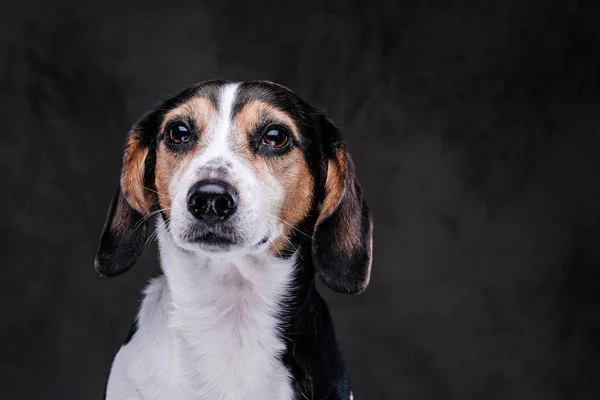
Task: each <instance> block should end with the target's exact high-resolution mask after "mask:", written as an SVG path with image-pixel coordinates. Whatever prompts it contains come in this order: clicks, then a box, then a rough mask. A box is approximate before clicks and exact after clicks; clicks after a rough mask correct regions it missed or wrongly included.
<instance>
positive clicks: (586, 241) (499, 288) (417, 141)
mask: <svg viewBox="0 0 600 400" xmlns="http://www.w3.org/2000/svg"><path fill="white" fill-rule="evenodd" d="M128 3H130V2H127V1H120V2H110V1H109V2H103V1H96V2H90V3H89V4H84V2H80V4H79V5H77V4H76V2H72V4H69V3H67V2H60V1H56V2H53V3H52V4H50V2H41V1H39V2H37V3H35V2H32V1H12V2H11V4H3V5H2V7H1V11H0V14H1V16H0V87H1V92H0V98H1V102H0V124H1V125H0V126H1V128H0V132H1V136H0V137H1V141H0V176H1V185H0V187H1V188H2V189H1V190H2V195H1V196H0V205H1V212H0V215H1V217H0V228H1V231H0V232H1V240H0V254H1V265H0V304H1V313H0V323H1V325H0V397H1V398H3V399H67V400H70V399H74V400H75V399H99V398H100V397H101V395H102V392H103V386H104V383H105V380H106V378H107V375H108V371H109V367H110V363H111V361H112V357H113V356H114V354H115V352H116V351H117V350H118V347H119V345H120V344H121V343H122V341H123V339H124V338H125V336H126V334H127V331H128V329H129V326H130V324H131V322H132V320H133V317H134V315H135V311H136V307H137V305H138V301H139V298H140V295H139V291H140V290H141V288H142V287H143V286H144V284H145V282H147V280H148V278H149V277H150V276H152V275H153V274H155V273H156V271H157V265H156V262H155V253H154V251H155V249H154V248H150V249H149V250H148V251H147V252H146V253H145V255H144V257H143V259H142V260H141V262H140V263H139V264H138V265H137V266H136V268H134V270H132V271H131V272H130V273H129V274H127V275H125V276H123V277H122V278H120V279H114V280H102V279H100V278H98V277H97V276H96V274H95V272H94V270H93V265H92V264H93V258H94V252H95V249H96V245H97V239H98V236H99V234H100V230H101V227H102V224H103V222H104V217H105V212H106V209H107V206H108V203H109V200H110V198H111V195H112V193H113V190H114V188H115V185H116V184H117V179H118V174H119V167H120V165H119V164H120V157H121V149H122V147H121V146H122V144H123V143H124V137H125V136H124V135H125V133H126V132H127V129H128V127H129V126H130V125H131V124H132V123H133V122H134V121H135V119H136V118H137V117H139V116H140V115H141V113H142V112H144V111H145V110H147V109H149V108H150V107H152V106H153V105H154V104H155V103H156V102H157V101H159V100H161V99H164V98H165V97H166V96H168V95H171V94H174V93H176V92H178V91H179V90H181V89H183V88H184V87H186V86H188V85H190V84H191V83H194V82H197V81H201V80H205V79H212V78H226V79H269V80H275V81H279V82H281V83H283V84H285V85H287V86H289V87H292V88H294V89H295V90H296V91H298V92H299V93H300V94H301V95H302V96H304V97H305V98H306V99H308V100H309V102H312V103H313V104H315V105H317V106H319V107H322V108H326V109H327V110H328V111H329V112H330V113H331V115H332V116H333V118H334V119H335V120H336V121H337V122H338V123H339V124H340V125H341V126H342V127H343V128H344V129H345V134H346V137H347V140H348V142H349V145H350V148H351V150H352V152H353V154H354V158H355V160H356V164H357V167H358V173H359V177H360V179H361V182H362V184H363V186H364V189H365V191H366V195H367V198H368V200H369V202H370V204H371V206H372V209H373V211H374V214H375V246H374V247H375V248H374V251H375V260H374V266H373V277H372V284H371V286H370V289H369V290H368V291H367V292H366V293H365V294H364V295H361V296H357V297H344V296H340V295H334V294H332V293H329V292H327V293H326V296H327V298H328V300H329V302H330V305H331V308H332V312H333V315H334V318H335V320H336V324H337V330H338V334H339V338H340V341H341V343H342V347H343V349H344V351H345V353H346V356H347V359H348V363H349V368H350V373H351V378H352V381H353V385H354V390H355V392H356V395H357V398H358V399H367V400H372V399H411V400H412V399H417V400H418V399H427V400H437V399H461V400H462V399H503V400H504V399H528V400H530V399H544V400H552V399H598V398H600V379H599V374H600V361H599V360H600V246H599V245H600V243H599V240H600V178H599V175H600V172H599V171H600V157H599V154H598V153H599V146H600V135H599V133H600V62H599V59H600V29H599V28H598V25H599V23H598V21H599V18H598V13H597V11H598V5H597V3H598V2H597V1H596V2H594V0H590V1H576V0H565V1H550V0H546V1H543V0H540V1H523V0H505V1H481V0H480V1H460V2H459V1H455V2H452V4H450V3H447V2H441V1H440V2H437V1H427V2H426V1H387V2H379V1H376V0H371V1H344V0H339V1H337V2H332V3H330V4H327V5H326V4H325V3H324V2H322V1H316V0H315V1H296V2H290V4H283V3H284V2H283V1H268V0H264V1H258V0H256V1H238V2H236V1H229V0H218V1H210V2H209V1H198V0H197V1H189V2H179V3H176V2H167V1H163V2H157V4H152V2H149V1H145V2H138V4H136V5H134V4H128ZM131 3H133V2H131Z"/></svg>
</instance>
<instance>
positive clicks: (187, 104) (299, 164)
mask: <svg viewBox="0 0 600 400" xmlns="http://www.w3.org/2000/svg"><path fill="white" fill-rule="evenodd" d="M152 213H156V214H157V215H158V214H161V215H162V218H163V222H162V224H161V225H162V229H167V230H168V232H169V234H170V235H171V236H172V239H173V242H174V243H175V244H176V245H177V246H179V247H180V248H181V249H183V250H187V251H191V252H197V253H199V254H203V255H208V256H219V257H223V256H229V255H231V256H233V253H236V254H252V253H260V252H270V253H272V254H273V255H274V256H276V257H286V256H289V255H290V254H292V253H293V252H294V251H296V250H297V249H299V248H301V247H302V246H310V247H311V249H312V258H313V261H314V265H315V267H316V268H317V271H318V272H319V274H320V276H321V278H322V279H323V280H324V282H325V283H326V284H328V285H329V286H330V287H332V288H334V289H335V290H337V291H340V292H345V293H355V292H360V291H362V290H363V289H364V288H365V287H366V285H367V284H368V280H369V272H370V264H371V235H372V223H371V219H370V216H369V212H368V210H367V207H366V204H365V202H364V200H363V198H362V194H361V190H360V186H359V185H358V183H357V182H356V178H355V175H354V167H353V163H352V161H351V159H350V157H349V155H348V153H347V152H346V149H345V145H344V143H343V141H342V139H341V135H340V133H339V130H338V129H337V128H336V127H335V126H334V125H333V123H332V122H331V121H330V120H329V119H328V118H327V117H326V116H325V115H324V114H323V113H321V112H319V111H317V110H315V109H314V108H312V107H311V106H309V105H308V104H306V103H305V102H304V101H303V100H302V99H301V98H300V97H298V96H297V95H296V94H294V93H293V92H292V91H290V90H289V89H287V88H284V87H283V86H280V85H277V84H274V83H270V82H264V81H260V82H243V83H233V82H224V81H209V82H204V83H201V84H198V85H195V86H193V87H191V88H189V89H187V90H185V91H184V92H182V93H180V94H179V95H178V96H176V97H174V98H172V99H169V100H167V101H166V102H164V103H163V104H161V105H160V106H159V107H158V108H157V109H156V110H154V111H152V112H150V113H149V114H147V115H146V116H144V117H143V118H142V119H141V120H140V121H139V122H138V124H137V125H136V126H135V127H134V128H133V129H132V131H131V132H130V134H129V137H128V142H127V148H126V150H125V155H124V161H123V170H122V175H121V180H120V189H119V191H118V193H117V195H116V196H115V199H114V200H113V203H112V205H111V209H110V210H109V216H108V219H107V224H106V226H105V230H104V232H103V236H102V239H101V244H100V248H99V251H98V255H97V259H96V268H97V269H98V270H99V272H100V273H102V274H104V275H109V276H110V275H118V274H120V273H122V272H124V271H125V270H127V269H128V268H130V267H131V265H133V263H134V262H135V259H136V258H137V255H138V254H139V252H140V251H141V250H142V247H143V243H144V242H145V237H146V231H147V228H146V226H145V225H146V220H147V217H148V216H150V215H151V214H152Z"/></svg>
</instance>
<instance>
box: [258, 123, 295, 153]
mask: <svg viewBox="0 0 600 400" xmlns="http://www.w3.org/2000/svg"><path fill="white" fill-rule="evenodd" d="M289 139H290V137H289V135H288V133H287V131H285V129H283V128H281V127H278V126H276V127H269V128H267V130H266V132H265V134H264V135H263V137H262V144H264V145H267V146H271V147H274V148H276V149H281V148H283V147H284V146H285V145H286V144H288V141H289Z"/></svg>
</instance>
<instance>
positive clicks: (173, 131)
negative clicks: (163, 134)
mask: <svg viewBox="0 0 600 400" xmlns="http://www.w3.org/2000/svg"><path fill="white" fill-rule="evenodd" d="M168 133H169V139H170V140H171V142H173V143H175V144H180V143H184V142H187V141H188V140H190V138H191V135H190V130H189V129H188V128H187V126H185V125H183V124H176V125H173V126H171V128H169V132H168Z"/></svg>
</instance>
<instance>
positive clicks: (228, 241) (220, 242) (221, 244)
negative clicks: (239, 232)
mask: <svg viewBox="0 0 600 400" xmlns="http://www.w3.org/2000/svg"><path fill="white" fill-rule="evenodd" d="M183 239H184V241H185V242H187V243H190V244H197V245H199V246H200V247H201V248H203V249H205V250H209V251H226V250H228V249H229V248H231V247H232V246H235V245H238V244H239V240H238V239H237V238H236V237H235V235H232V234H228V233H224V232H213V231H203V232H198V231H190V232H188V234H186V235H185V237H184V238H183Z"/></svg>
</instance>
